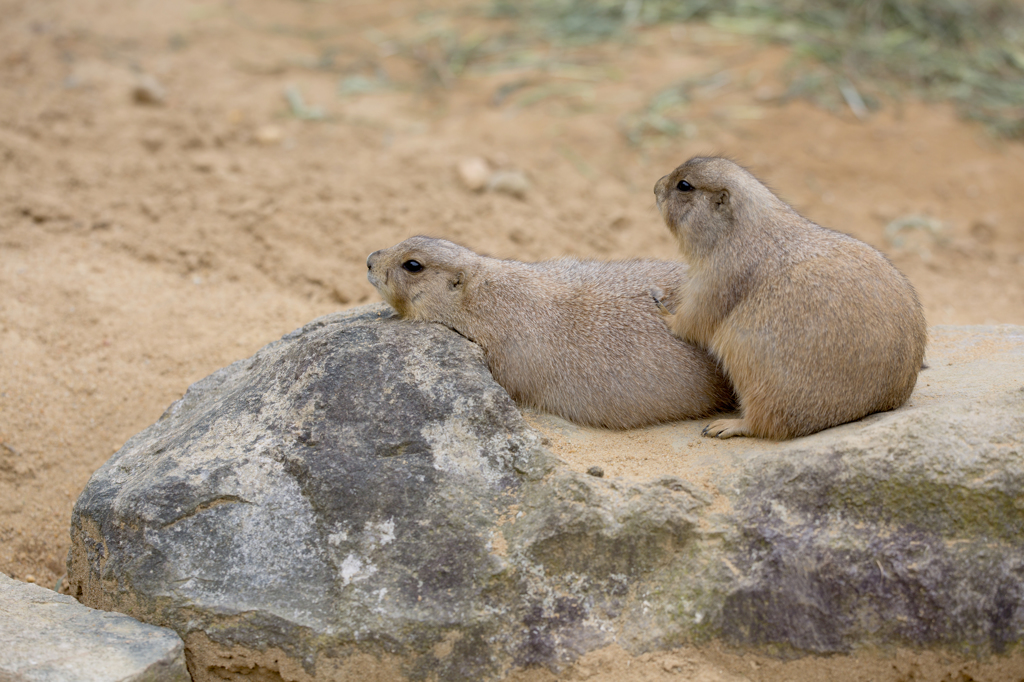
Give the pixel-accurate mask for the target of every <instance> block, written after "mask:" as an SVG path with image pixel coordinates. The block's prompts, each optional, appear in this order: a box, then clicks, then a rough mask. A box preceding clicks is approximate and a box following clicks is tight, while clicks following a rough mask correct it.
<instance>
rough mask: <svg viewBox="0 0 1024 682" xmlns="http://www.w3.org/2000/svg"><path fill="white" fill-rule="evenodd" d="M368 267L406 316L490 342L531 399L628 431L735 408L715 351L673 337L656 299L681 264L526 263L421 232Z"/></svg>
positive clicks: (515, 393)
mask: <svg viewBox="0 0 1024 682" xmlns="http://www.w3.org/2000/svg"><path fill="white" fill-rule="evenodd" d="M410 263H411V264H410ZM366 264H367V267H368V268H369V274H368V277H369V280H370V282H371V283H372V284H373V285H374V286H375V287H377V290H378V291H379V292H380V294H381V296H382V297H383V298H384V300H385V301H387V302H388V303H389V304H390V305H391V306H392V307H393V308H394V309H395V310H396V311H397V312H398V314H399V315H400V316H402V317H403V318H408V319H413V320H422V321H427V322H439V323H441V324H443V325H446V326H447V327H450V328H451V329H454V330H455V331H457V332H459V333H460V334H462V335H463V336H465V337H467V338H469V339H470V340H472V341H475V342H476V343H478V344H480V346H481V347H482V348H483V350H484V354H485V355H486V358H487V363H488V366H489V367H490V370H491V373H492V374H493V375H494V379H495V380H496V381H497V382H498V383H499V384H501V385H502V386H503V387H504V388H505V390H507V391H508V392H509V394H510V395H511V396H512V398H513V399H515V400H516V401H517V402H519V403H521V404H525V405H528V406H531V407H536V408H539V409H542V410H546V411H548V412H553V413H554V414H557V415H559V416H562V417H564V418H566V419H569V420H571V421H574V422H577V423H579V424H585V425H591V426H605V427H610V428H620V429H624V428H633V427H638V426H644V425H647V424H653V423H657V422H662V421H671V420H677V419H693V418H697V417H702V416H706V415H708V414H711V413H712V412H714V411H715V410H718V409H720V408H722V407H727V406H729V405H731V404H732V393H731V390H730V388H729V386H728V384H727V383H726V381H725V379H724V377H723V376H722V374H721V372H720V371H719V370H718V368H717V366H716V364H715V363H714V361H713V360H712V359H711V357H710V356H709V355H708V354H707V353H706V352H705V351H703V350H700V349H697V348H695V347H693V346H692V345H690V344H687V343H684V342H682V341H680V340H679V339H677V338H676V337H675V336H673V335H672V334H671V333H670V332H669V330H668V329H667V328H666V327H665V323H664V321H663V319H662V316H661V315H660V314H659V312H658V309H657V306H656V304H655V302H654V300H653V299H652V297H651V293H650V292H651V290H652V289H662V290H664V291H665V292H668V293H669V294H674V293H675V292H676V290H677V289H678V288H679V286H680V285H681V284H682V282H683V281H684V280H685V277H686V266H685V265H683V264H682V263H673V262H671V261H655V260H629V261H617V262H616V261H613V262H602V261H582V260H575V259H571V258H563V259H559V260H551V261H544V262H540V263H520V262H517V261H509V260H498V259H495V258H487V257H485V256H481V255H478V254H476V253H474V252H472V251H470V250H469V249H466V248H463V247H461V246H459V245H457V244H453V243H452V242H448V241H445V240H443V239H431V238H428V237H413V238H411V239H407V240H405V241H404V242H402V243H401V244H398V245H397V246H393V247H391V248H390V249H384V250H382V251H375V252H374V253H372V254H370V257H369V258H368V259H367V261H366Z"/></svg>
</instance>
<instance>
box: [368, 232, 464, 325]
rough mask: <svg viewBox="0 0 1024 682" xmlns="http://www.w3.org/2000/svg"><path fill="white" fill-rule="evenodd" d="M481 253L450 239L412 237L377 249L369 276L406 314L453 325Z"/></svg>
mask: <svg viewBox="0 0 1024 682" xmlns="http://www.w3.org/2000/svg"><path fill="white" fill-rule="evenodd" d="M479 258H480V256H478V255H477V254H475V253H473V252H472V251H470V250H469V249H466V248H463V247H461V246H459V245H458V244H453V243H452V242H449V241H445V240H444V239H432V238H430V237H410V238H409V239H406V240H405V241H404V242H402V243H400V244H397V245H396V246H392V247H391V248H390V249H382V250H380V251H374V252H373V253H371V254H370V256H369V257H368V258H367V259H366V267H367V269H368V270H369V272H368V273H367V275H366V276H367V279H369V280H370V284H372V285H373V286H375V287H377V291H379V292H380V295H381V296H382V297H383V298H384V300H385V301H387V302H388V304H389V305H390V306H391V307H392V308H394V309H395V311H396V312H397V313H398V314H399V316H400V317H403V318H405V319H410V320H421V321H425V322H441V323H442V324H447V325H449V326H451V325H453V324H454V323H455V321H456V320H458V319H459V311H460V309H461V301H462V297H463V295H464V293H465V290H466V283H467V282H468V278H469V275H470V274H471V273H472V270H473V269H474V267H473V266H474V262H475V261H476V260H477V259H479Z"/></svg>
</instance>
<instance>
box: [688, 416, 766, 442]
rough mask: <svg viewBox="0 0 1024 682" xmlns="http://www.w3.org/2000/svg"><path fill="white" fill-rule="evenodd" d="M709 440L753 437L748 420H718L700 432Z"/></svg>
mask: <svg viewBox="0 0 1024 682" xmlns="http://www.w3.org/2000/svg"><path fill="white" fill-rule="evenodd" d="M700 433H701V435H702V436H707V437H709V438H732V437H733V436H753V435H754V432H753V431H751V430H750V426H749V425H748V424H747V420H746V419H716V420H715V421H713V422H711V423H710V424H708V425H707V426H705V427H704V430H703V431H701V432H700Z"/></svg>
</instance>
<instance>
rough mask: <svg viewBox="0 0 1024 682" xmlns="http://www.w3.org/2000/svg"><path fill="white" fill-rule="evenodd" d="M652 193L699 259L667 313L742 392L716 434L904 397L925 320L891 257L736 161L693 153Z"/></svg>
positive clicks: (805, 423)
mask: <svg viewBox="0 0 1024 682" xmlns="http://www.w3.org/2000/svg"><path fill="white" fill-rule="evenodd" d="M654 193H655V195H656V196H657V198H658V209H659V210H660V211H661V215H662V217H663V218H664V219H665V224H666V225H668V228H669V230H670V231H671V232H672V233H673V234H674V235H675V236H676V237H677V238H678V240H679V246H680V250H681V253H682V256H683V259H684V260H685V261H686V262H687V263H689V265H690V270H689V273H688V275H689V277H688V280H687V282H686V283H685V284H684V285H683V286H682V287H681V288H680V289H679V290H678V291H677V293H676V294H675V295H674V296H671V295H669V296H667V297H666V301H667V302H668V303H669V308H674V313H673V314H672V315H671V316H670V317H669V318H667V321H668V324H669V326H670V328H671V329H672V330H673V331H674V332H675V333H676V334H677V335H678V336H679V337H680V338H681V339H684V340H686V341H689V342H691V343H694V344H696V345H698V346H700V347H702V348H706V349H707V350H708V351H710V352H711V354H712V355H714V356H715V358H717V359H718V361H719V363H720V364H721V366H722V368H723V369H724V370H725V373H726V376H728V378H729V379H730V381H731V382H732V384H733V388H734V390H735V392H736V396H737V398H738V400H739V404H740V410H741V418H739V419H720V420H717V421H713V422H711V423H710V424H709V425H708V426H707V427H706V428H705V429H704V433H705V435H708V436H717V437H719V438H728V437H730V436H758V437H761V438H773V439H784V438H793V437H795V436H803V435H807V434H810V433H814V432H816V431H820V430H822V429H826V428H828V427H830V426H836V425H838V424H843V423H846V422H850V421H854V420H856V419H860V418H861V417H864V416H866V415H868V414H871V413H873V412H882V411H885V410H892V409H895V408H897V407H899V406H900V405H902V404H903V403H904V402H906V400H907V399H908V398H909V397H910V394H911V392H912V391H913V389H914V384H915V382H916V381H917V373H918V371H919V370H920V369H921V363H922V360H923V359H924V349H925V342H926V340H927V330H926V327H925V319H924V313H923V311H922V309H921V304H920V303H919V302H918V299H917V294H916V293H915V292H914V288H913V286H911V284H910V282H909V281H907V279H906V277H904V276H903V274H902V273H900V272H899V270H897V269H896V268H895V267H894V266H893V265H892V263H890V262H889V261H888V260H887V259H886V258H885V256H883V255H882V254H881V253H880V252H878V251H877V250H875V249H874V248H872V247H870V246H868V245H867V244H865V243H863V242H861V241H858V240H856V239H854V238H853V237H850V236H847V235H844V234H841V233H839V232H834V231H832V230H828V229H825V228H823V227H821V226H819V225H816V224H814V223H812V222H811V221H810V220H807V219H806V218H804V217H802V216H801V215H799V214H798V213H797V212H796V211H795V210H793V208H791V207H790V206H789V205H787V204H786V203H784V202H783V201H782V200H781V199H779V198H778V197H776V196H775V195H774V194H773V193H772V192H771V191H770V190H769V189H768V188H767V187H765V186H764V185H763V184H762V183H761V182H760V181H759V180H758V179H757V178H755V177H754V176H753V175H751V174H750V173H749V172H748V171H747V170H745V169H744V168H741V167H740V166H738V165H737V164H735V163H733V162H732V161H729V160H727V159H721V158H701V157H697V158H693V159H690V160H689V161H687V162H686V163H684V164H683V165H681V166H679V167H678V168H676V169H675V170H674V171H672V172H671V173H669V174H668V175H666V176H665V177H663V178H661V179H660V180H658V183H657V185H655V188H654Z"/></svg>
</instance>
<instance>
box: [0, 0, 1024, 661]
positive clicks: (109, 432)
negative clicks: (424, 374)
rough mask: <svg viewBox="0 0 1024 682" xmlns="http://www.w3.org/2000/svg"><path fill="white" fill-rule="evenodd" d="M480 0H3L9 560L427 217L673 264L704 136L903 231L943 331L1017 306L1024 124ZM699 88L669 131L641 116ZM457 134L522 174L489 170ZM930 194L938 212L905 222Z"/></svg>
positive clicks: (825, 205)
mask: <svg viewBox="0 0 1024 682" xmlns="http://www.w3.org/2000/svg"><path fill="white" fill-rule="evenodd" d="M484 7H485V4H484V3H479V2H478V3H468V2H465V1H461V2H456V1H444V0H431V1H422V2H417V1H414V0H389V1H378V2H355V1H351V2H345V1H341V0H326V1H323V2H311V1H302V0H237V1H229V0H209V1H199V0H182V1H180V2H174V3H165V2H157V0H76V1H74V2H72V1H70V0H67V1H64V2H58V1H54V0H31V1H30V0H0V18H2V20H0V570H3V571H4V572H5V573H7V574H9V575H11V576H13V577H15V578H18V579H21V580H28V581H34V582H38V583H40V584H42V585H45V586H55V585H57V583H58V580H59V578H60V576H61V575H62V574H63V573H64V572H65V567H64V560H65V555H66V552H67V548H68V526H69V519H70V513H71V507H72V505H73V503H74V500H75V498H76V497H77V496H78V494H79V493H80V491H81V490H82V488H83V486H84V485H85V483H86V481H87V480H88V477H89V476H90V475H91V473H92V472H93V471H94V470H95V469H96V468H98V467H99V466H100V465H101V464H102V463H103V462H104V461H105V460H106V459H107V458H108V457H109V456H110V455H111V454H112V453H113V452H115V451H116V450H117V449H118V448H119V447H120V446H121V445H122V444H123V443H124V441H125V440H126V439H127V438H128V437H130V436H131V435H132V434H134V433H136V432H137V431H139V430H141V429H143V428H144V427H146V426H147V425H149V424H150V423H152V422H153V421H155V420H156V419H157V418H158V417H159V416H160V414H161V412H162V411H163V409H164V408H165V407H167V405H169V404H170V403H171V402H172V401H173V400H175V399H176V398H178V397H180V396H181V395H182V394H183V392H184V391H185V389H186V387H187V386H188V385H189V384H190V383H192V382H194V381H196V380H198V379H200V378H202V377H204V376H206V375H207V374H209V373H210V372H212V371H214V370H216V369H218V368H220V367H222V366H224V365H227V364H228V363H230V362H232V361H234V360H237V359H240V358H244V357H246V356H248V355H250V354H252V353H253V352H254V351H256V350H257V349H258V348H260V347H261V346H262V345H264V344H265V343H267V342H269V341H271V340H274V339H276V338H278V337H279V336H281V335H282V334H284V333H287V332H289V331H291V330H292V329H294V328H296V327H298V326H300V325H301V324H303V323H304V322H307V321H309V320H311V319H313V318H314V317H316V316H318V315H322V314H325V313H328V312H332V311H336V310H340V309H343V308H347V307H351V306H355V305H359V304H362V303H367V302H371V301H376V300H378V298H377V295H376V293H375V292H374V290H373V288H372V287H371V286H370V284H369V283H368V282H367V281H366V276H365V272H366V270H365V259H366V256H367V254H368V253H370V252H371V251H373V250H375V249H378V248H383V247H387V246H391V245H393V244H395V243H397V242H398V241H400V240H402V239H404V238H406V237H408V236H412V235H415V234H428V235H432V236H439V237H445V238H449V239H453V240H455V241H458V242H461V243H463V244H464V245H466V246H469V247H470V248H473V249H475V250H477V251H480V252H485V253H489V254H491V255H495V256H500V257H507V258H517V259H522V260H533V259H543V258H549V257H556V256H562V255H576V256H583V257H599V258H618V257H628V256H652V257H662V258H673V257H675V248H674V244H673V242H672V240H671V239H670V237H669V235H668V233H667V230H666V229H665V228H664V226H663V225H662V224H661V222H660V220H659V217H658V215H657V211H656V209H655V207H654V200H653V194H652V191H651V190H652V188H653V185H654V182H655V181H656V180H657V179H658V177H660V176H661V175H663V174H664V173H666V172H668V171H669V170H670V169H671V168H673V167H674V166H675V165H677V164H678V163H680V162H682V161H684V160H685V159H686V158H688V157H689V156H691V155H693V154H695V153H709V152H710V153H722V154H727V155H730V156H732V157H734V158H735V159H737V160H739V161H741V162H742V163H744V164H745V165H747V166H748V167H750V168H751V169H752V170H753V171H754V172H755V173H756V174H758V175H759V176H760V177H761V178H763V179H764V180H765V181H767V182H768V183H769V185H770V186H772V187H773V188H775V189H776V190H777V191H778V193H779V194H780V195H781V196H783V197H784V198H785V199H786V200H788V201H789V202H791V203H792V204H793V205H794V206H796V207H797V208H798V210H800V211H801V212H803V213H804V214H805V215H807V216H808V217H810V218H811V219H813V220H815V221H817V222H819V223H821V224H823V225H826V226H829V227H833V228H835V229H838V230H841V231H844V232H848V233H850V234H853V235H855V236H857V237H859V238H861V239H863V240H865V241H867V242H869V243H871V244H873V245H875V246H877V247H878V248H880V249H882V250H883V251H885V252H886V253H887V254H888V255H889V256H890V258H891V259H892V260H893V261H894V262H895V263H896V264H897V266H898V267H900V268H901V269H902V270H903V271H904V272H905V273H906V274H907V275H908V276H909V277H910V279H911V281H913V282H914V284H915V285H916V286H917V288H918V291H919V293H920V296H921V298H922V300H923V302H924V305H925V309H926V314H927V317H928V321H929V324H933V325H934V324H991V323H1012V324H1024V201H1022V200H1021V197H1022V194H1024V143H1021V142H1010V141H1006V140H999V139H995V138H993V137H992V136H991V135H990V134H989V133H987V132H986V130H985V129H983V128H982V127H980V126H978V125H976V124H972V123H967V122H964V121H962V120H960V119H958V118H957V117H956V116H955V114H954V112H953V111H952V109H951V108H950V107H949V106H947V105H944V104H935V103H930V104H929V103H922V102H918V101H914V100H912V99H905V100H903V101H901V102H894V101H887V102H886V103H885V106H884V107H883V108H882V109H881V110H880V111H879V112H877V113H873V114H871V115H870V116H869V117H868V118H867V119H866V120H859V119H858V118H857V117H855V116H854V115H853V114H852V113H850V111H848V110H841V111H836V112H828V111H825V110H822V109H819V108H816V107H814V106H812V105H810V104H807V103H804V102H800V101H791V102H781V101H780V99H779V95H780V94H781V93H782V81H781V75H780V74H781V73H782V69H783V68H784V67H785V65H786V63H787V60H788V58H789V54H788V53H787V52H786V50H785V49H783V48H780V47H773V46H768V45H764V44H760V43H758V42H756V41H754V40H753V39H751V38H749V37H741V36H736V35H732V34H729V33H724V32H721V31H718V30H715V29H712V28H710V27H707V26H702V25H685V26H673V27H670V26H659V27H653V28H647V29H643V30H641V31H639V32H637V33H636V35H635V36H634V38H633V39H632V40H631V41H627V42H621V41H616V42H611V43H604V44H601V45H595V46H590V47H581V48H573V49H568V48H553V47H550V46H547V45H544V44H541V43H535V44H518V45H517V44H513V43H508V44H507V46H506V47H505V48H504V49H502V50H496V49H493V47H488V46H493V45H494V44H495V42H494V41H499V42H500V39H501V36H502V35H504V34H505V33H506V32H507V31H508V30H509V25H508V24H507V23H504V22H502V21H499V20H496V19H491V18H488V17H487V16H486V15H485V13H484V12H483V9H484ZM488 41H490V42H488ZM684 82H685V83H687V86H686V87H687V92H688V94H689V99H690V101H689V103H688V104H686V105H685V106H684V105H679V106H678V107H677V108H676V110H675V115H676V116H677V118H678V117H679V116H681V117H682V120H683V122H684V124H683V125H682V126H681V128H680V132H679V134H674V135H664V134H660V133H658V132H657V131H656V130H654V129H653V128H652V127H651V126H647V127H645V122H646V121H647V120H648V119H646V118H645V115H646V114H645V112H649V111H650V110H651V102H652V98H656V97H658V96H659V93H663V92H664V91H665V90H666V89H667V88H671V87H674V86H677V85H679V84H680V83H684ZM469 157H482V158H484V159H486V161H487V162H488V164H490V166H491V167H492V168H493V169H499V170H509V171H516V172H518V173H521V174H522V176H524V177H525V178H526V179H527V180H528V182H529V187H528V188H527V189H526V190H525V194H524V195H522V196H516V195H515V194H513V193H508V192H502V191H482V192H474V191H471V190H470V189H468V188H467V187H466V186H465V184H464V183H463V182H462V181H461V180H460V177H459V175H458V173H457V172H456V166H457V164H458V163H459V162H460V161H462V160H463V159H466V158H469ZM911 216H925V217H927V218H928V219H929V220H930V222H927V221H921V220H917V221H909V222H908V224H909V225H911V226H912V227H911V228H909V229H907V230H905V231H903V232H900V233H898V234H894V233H893V232H892V230H891V229H890V231H889V232H888V233H887V231H886V227H887V226H888V225H891V224H892V223H893V221H897V220H899V219H901V218H908V217H911ZM915 225H916V227H913V226H915ZM927 225H931V226H932V227H931V228H927V229H925V228H924V227H923V226H927ZM643 473H644V472H643V471H642V469H641V474H643ZM649 473H650V474H651V475H654V474H656V473H657V472H654V471H651V472H649ZM1022 661H1024V659H1021V658H1015V659H998V660H994V661H987V662H976V661H968V660H966V659H959V658H955V657H951V656H947V655H945V654H939V653H927V652H924V653H920V652H919V653H913V652H897V653H894V652H876V653H871V652H862V653H860V654H858V655H857V656H853V657H846V656H844V657H835V658H810V659H803V660H800V661H795V662H782V661H775V660H772V659H767V658H763V657H756V656H749V655H748V656H746V657H744V656H742V655H740V654H738V653H736V652H728V651H727V650H725V649H721V648H719V647H718V646H717V645H709V646H706V647H703V648H701V649H694V650H681V651H679V652H670V653H665V654H657V655H650V656H647V657H646V659H644V658H643V657H641V658H638V659H632V658H630V657H629V656H628V655H627V654H625V653H624V652H620V651H615V650H608V651H604V652H599V654H593V655H591V656H590V657H589V658H588V659H587V660H585V661H584V662H581V663H580V664H579V665H578V666H576V668H574V669H571V670H569V671H567V672H565V673H564V674H563V677H565V678H566V679H623V677H622V675H627V674H628V677H627V678H629V679H651V680H660V679H679V677H680V676H686V675H688V676H689V677H690V678H691V679H707V680H713V679H723V680H726V679H751V680H783V679H794V680H815V679H836V680H839V679H844V680H860V679H865V680H867V679H871V680H889V679H892V680H918V679H929V680H931V679H935V680H938V679H948V680H975V679H976V680H982V679H992V680H1011V679H1012V680H1018V679H1024V662H1022ZM616 671H618V672H616ZM687 671H689V672H687ZM529 676H531V677H530V679H546V678H547V677H550V673H547V672H543V671H533V672H532V673H529ZM545 676H547V677H545ZM616 676H617V677H616ZM738 676H740V677H738ZM524 679H525V678H524Z"/></svg>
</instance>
